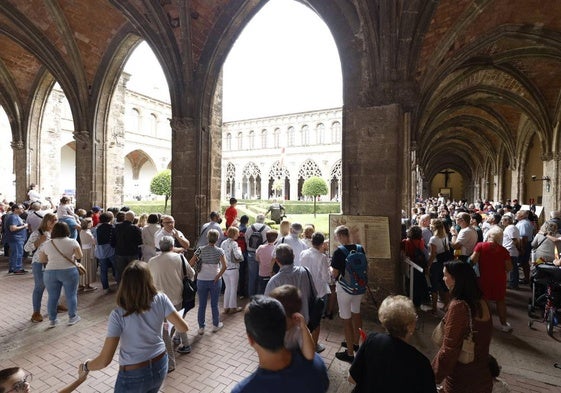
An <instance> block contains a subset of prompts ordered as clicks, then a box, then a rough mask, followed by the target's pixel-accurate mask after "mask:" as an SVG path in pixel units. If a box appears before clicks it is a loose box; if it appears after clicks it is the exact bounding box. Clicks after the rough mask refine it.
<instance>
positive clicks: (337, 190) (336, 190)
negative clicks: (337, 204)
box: [329, 160, 343, 201]
mask: <svg viewBox="0 0 561 393" xmlns="http://www.w3.org/2000/svg"><path fill="white" fill-rule="evenodd" d="M342 177H343V171H342V169H341V160H339V161H337V162H336V163H335V164H334V165H333V167H332V168H331V174H330V175H329V189H330V190H331V192H330V194H329V196H330V199H331V200H332V201H333V200H335V201H340V200H341V178H342Z"/></svg>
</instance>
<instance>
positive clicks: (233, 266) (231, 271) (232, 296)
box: [220, 226, 243, 314]
mask: <svg viewBox="0 0 561 393" xmlns="http://www.w3.org/2000/svg"><path fill="white" fill-rule="evenodd" d="M239 235H240V230H239V229H238V228H236V227H235V226H230V227H229V228H228V230H227V231H226V236H228V238H227V239H226V240H225V241H223V242H222V245H221V246H220V247H221V248H222V250H224V257H225V258H226V271H225V272H224V284H225V285H226V289H225V290H224V313H225V314H230V313H231V312H232V313H236V312H240V311H242V308H241V307H238V297H237V292H238V281H239V279H240V262H239V261H243V254H242V250H241V249H240V246H238V242H237V241H236V239H237V238H238V236H239Z"/></svg>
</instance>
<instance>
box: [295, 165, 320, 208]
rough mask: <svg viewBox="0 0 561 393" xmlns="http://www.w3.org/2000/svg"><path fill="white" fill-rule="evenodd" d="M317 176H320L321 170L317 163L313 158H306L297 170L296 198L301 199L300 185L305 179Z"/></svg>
mask: <svg viewBox="0 0 561 393" xmlns="http://www.w3.org/2000/svg"><path fill="white" fill-rule="evenodd" d="M312 176H317V177H322V176H321V170H320V169H319V166H318V164H316V162H315V161H314V160H310V159H308V160H306V161H304V162H303V163H302V165H301V166H300V170H299V171H298V199H302V197H303V195H302V186H303V185H304V182H305V181H306V179H308V178H310V177H312Z"/></svg>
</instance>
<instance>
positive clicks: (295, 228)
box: [290, 222, 302, 235]
mask: <svg viewBox="0 0 561 393" xmlns="http://www.w3.org/2000/svg"><path fill="white" fill-rule="evenodd" d="M290 231H291V232H292V233H294V234H295V235H299V234H301V233H302V224H300V223H298V222H295V223H293V224H292V225H291V226H290Z"/></svg>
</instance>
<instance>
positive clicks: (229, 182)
mask: <svg viewBox="0 0 561 393" xmlns="http://www.w3.org/2000/svg"><path fill="white" fill-rule="evenodd" d="M226 195H229V196H230V197H235V196H236V166H235V165H234V164H232V163H231V162H229V163H228V164H227V165H226Z"/></svg>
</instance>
